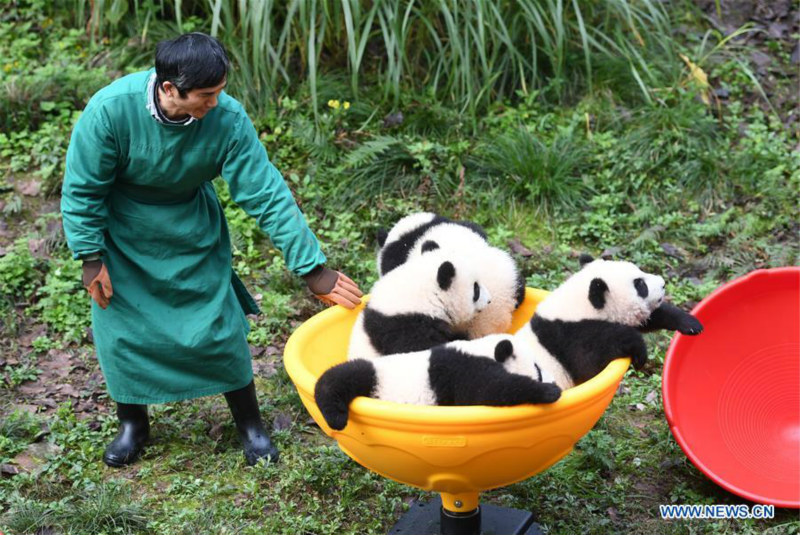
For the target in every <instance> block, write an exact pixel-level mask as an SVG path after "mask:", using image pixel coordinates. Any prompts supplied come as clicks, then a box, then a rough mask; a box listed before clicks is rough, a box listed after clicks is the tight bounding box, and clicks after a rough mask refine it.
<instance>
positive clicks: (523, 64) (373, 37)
mask: <svg viewBox="0 0 800 535" xmlns="http://www.w3.org/2000/svg"><path fill="white" fill-rule="evenodd" d="M73 3H75V4H76V9H74V10H73V13H74V14H75V19H76V22H83V23H85V21H86V18H87V17H88V16H89V13H88V11H87V10H86V5H85V2H84V1H83V0H73ZM123 5H124V6H125V7H120V6H123ZM132 6H133V9H128V8H127V4H125V3H121V2H107V1H97V2H94V3H93V4H92V7H93V9H92V11H91V17H90V19H89V28H90V30H91V31H92V35H93V38H94V39H95V40H96V39H97V36H99V35H105V34H110V35H114V34H115V33H118V32H120V31H121V29H122V28H124V27H125V25H126V24H128V25H129V26H130V27H131V28H134V29H132V30H129V31H130V32H131V33H134V34H135V35H137V36H139V39H138V40H139V42H140V43H141V44H142V48H145V47H146V49H147V50H150V48H152V41H148V38H149V39H151V40H152V39H155V38H159V37H161V36H162V35H164V33H166V32H165V28H169V29H170V30H169V31H171V32H175V31H176V30H177V29H178V28H180V29H183V30H184V31H190V30H192V29H199V28H202V29H204V30H205V31H208V32H210V33H212V34H213V35H215V36H218V37H219V38H220V39H222V40H223V41H224V42H225V44H226V45H227V47H228V50H229V52H230V54H231V56H232V58H233V59H234V62H235V65H236V69H235V72H234V76H232V83H231V87H236V86H239V87H240V88H241V89H240V90H239V92H238V93H237V97H239V98H240V99H241V100H242V101H243V102H244V104H245V106H246V107H247V108H248V109H249V110H252V112H254V113H257V114H259V115H260V114H262V113H263V112H264V111H265V110H266V108H265V103H266V102H268V101H269V100H270V97H271V96H273V95H275V94H276V93H281V92H283V91H285V90H286V89H287V88H293V87H296V86H297V84H298V82H299V81H304V80H307V81H308V83H309V93H310V95H311V104H312V107H313V109H314V110H315V112H319V111H320V108H321V105H322V104H324V102H325V100H323V99H320V98H319V92H320V85H319V81H320V80H321V78H322V77H323V76H324V75H325V74H326V73H327V72H331V71H333V70H339V71H344V72H347V75H348V78H349V91H350V95H349V96H350V97H351V100H353V99H355V98H356V97H357V96H359V95H360V93H361V91H362V89H363V86H364V85H366V84H368V83H369V84H371V83H374V82H377V84H378V86H379V87H380V90H381V92H382V93H383V95H384V97H385V98H387V99H389V101H390V102H392V103H394V104H395V105H396V104H397V103H399V101H400V100H401V95H402V93H403V91H401V88H408V87H413V88H414V89H416V90H422V89H423V88H424V90H426V91H430V92H431V94H433V95H435V96H436V97H437V100H439V101H442V102H447V103H448V104H449V105H452V106H454V107H456V108H457V109H460V110H461V111H462V112H463V113H466V114H467V115H468V116H469V117H471V119H472V120H473V122H474V121H475V120H476V119H477V116H478V113H480V112H481V111H483V110H485V109H486V107H487V106H488V105H489V104H490V103H491V102H493V101H495V100H496V99H498V98H499V99H502V98H506V97H510V96H513V95H514V94H515V92H517V91H522V92H523V93H526V94H527V93H529V92H531V91H534V90H536V89H537V88H541V87H548V88H549V91H551V92H552V93H553V95H554V96H555V97H556V98H558V99H563V98H566V97H568V96H570V95H574V94H575V93H576V92H577V91H578V90H579V89H580V88H583V87H588V88H592V86H593V80H594V79H595V78H596V73H595V65H596V64H599V63H602V62H603V61H606V60H608V59H609V58H620V57H621V58H625V61H626V63H627V64H628V68H629V69H630V70H631V71H633V72H639V71H642V73H643V74H642V75H637V77H638V79H639V80H640V81H642V80H644V81H642V83H643V84H645V91H647V90H649V88H652V87H654V86H653V85H649V84H652V83H654V82H656V81H661V79H662V74H663V73H658V72H656V70H655V69H654V68H652V67H651V68H648V63H647V60H648V58H649V55H650V53H651V52H655V53H657V54H660V53H664V52H667V53H669V52H672V48H671V43H672V41H671V39H669V35H670V31H671V30H670V20H669V17H668V15H667V13H666V12H665V11H664V10H663V8H662V7H661V5H660V4H659V3H657V2H653V1H651V0H640V1H637V2H632V1H630V0H603V1H601V2H582V1H578V0H571V1H564V0H542V1H520V2H515V1H503V2H488V1H484V0H478V1H475V2H472V1H469V2H468V1H464V0H430V1H426V2H409V1H407V0H382V1H380V2H373V3H370V4H365V5H362V3H361V2H357V1H355V0H345V1H342V2H339V1H333V0H292V1H290V2H274V1H272V0H267V1H263V2H234V1H232V0H213V1H209V2H200V1H198V0H183V1H179V0H167V1H165V2H160V3H154V2H149V1H144V0H136V1H135V2H133V3H132ZM323 59H324V61H323Z"/></svg>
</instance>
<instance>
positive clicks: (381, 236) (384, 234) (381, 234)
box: [375, 228, 389, 247]
mask: <svg viewBox="0 0 800 535" xmlns="http://www.w3.org/2000/svg"><path fill="white" fill-rule="evenodd" d="M375 237H376V238H377V239H378V246H379V247H383V246H384V245H385V244H386V238H388V237H389V231H388V230H386V229H385V228H380V229H378V232H377V233H376V234H375Z"/></svg>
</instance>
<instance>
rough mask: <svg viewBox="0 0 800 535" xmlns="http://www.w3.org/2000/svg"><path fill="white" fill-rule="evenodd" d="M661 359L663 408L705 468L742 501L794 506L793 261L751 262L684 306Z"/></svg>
mask: <svg viewBox="0 0 800 535" xmlns="http://www.w3.org/2000/svg"><path fill="white" fill-rule="evenodd" d="M692 313H693V314H694V315H695V316H696V317H697V318H698V319H699V320H700V321H701V322H702V323H703V326H704V328H705V329H704V331H703V333H702V334H700V335H699V336H683V335H681V334H677V335H676V336H675V338H673V339H672V343H671V344H670V347H669V349H668V350H667V356H666V363H665V364H664V375H663V385H662V388H663V393H664V412H665V413H666V416H667V420H668V421H669V425H670V428H671V430H672V434H673V435H674V436H675V439H676V440H677V441H678V444H680V446H681V448H683V451H684V453H686V456H687V457H689V459H690V460H691V461H692V462H693V463H694V465H695V466H696V467H697V468H699V469H700V470H701V471H702V472H703V473H704V474H705V475H707V476H708V477H709V478H711V479H712V480H713V481H714V482H716V483H717V484H719V485H720V486H722V487H723V488H725V489H727V490H729V491H730V492H733V493H734V494H737V495H739V496H741V497H743V498H747V499H748V500H751V501H754V502H758V503H764V504H771V505H775V506H777V507H794V508H798V507H800V268H798V267H787V268H777V269H768V270H758V271H754V272H752V273H750V274H749V275H746V276H744V277H742V278H740V279H736V280H734V281H733V282H731V283H729V284H726V285H724V286H722V287H720V288H718V289H717V290H715V291H714V293H712V294H711V295H709V296H708V297H707V298H705V299H704V300H703V301H702V302H701V303H700V304H699V305H697V307H696V308H695V309H694V311H693V312H692Z"/></svg>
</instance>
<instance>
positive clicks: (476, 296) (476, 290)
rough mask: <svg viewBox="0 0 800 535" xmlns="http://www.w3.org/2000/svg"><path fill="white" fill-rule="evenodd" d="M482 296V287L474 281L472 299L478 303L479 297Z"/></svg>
mask: <svg viewBox="0 0 800 535" xmlns="http://www.w3.org/2000/svg"><path fill="white" fill-rule="evenodd" d="M480 298H481V287H480V286H478V283H477V282H476V283H474V284H473V286H472V301H473V302H475V303H477V302H478V299H480Z"/></svg>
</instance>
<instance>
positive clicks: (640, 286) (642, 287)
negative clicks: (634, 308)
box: [633, 278, 650, 299]
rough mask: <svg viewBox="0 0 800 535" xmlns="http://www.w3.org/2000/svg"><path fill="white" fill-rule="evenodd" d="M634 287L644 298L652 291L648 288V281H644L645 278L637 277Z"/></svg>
mask: <svg viewBox="0 0 800 535" xmlns="http://www.w3.org/2000/svg"><path fill="white" fill-rule="evenodd" d="M633 287H634V288H636V293H637V294H639V297H641V298H642V299H644V298H645V297H647V295H648V294H649V293H650V291H649V290H648V289H647V283H645V282H644V279H641V278H640V279H635V280H634V281H633Z"/></svg>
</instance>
